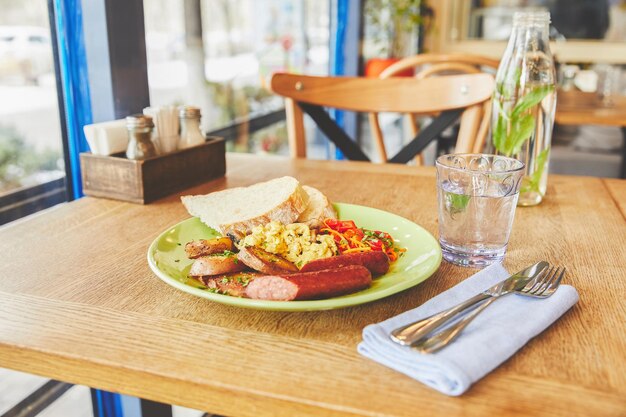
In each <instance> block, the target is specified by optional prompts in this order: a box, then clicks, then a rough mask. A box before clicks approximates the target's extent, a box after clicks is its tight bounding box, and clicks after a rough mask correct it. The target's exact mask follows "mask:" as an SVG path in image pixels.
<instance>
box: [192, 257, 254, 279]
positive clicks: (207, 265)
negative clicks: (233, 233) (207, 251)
mask: <svg viewBox="0 0 626 417" xmlns="http://www.w3.org/2000/svg"><path fill="white" fill-rule="evenodd" d="M244 269H246V266H245V265H244V264H243V263H241V262H239V260H238V259H237V258H236V257H235V255H230V254H229V255H210V256H203V257H201V258H198V259H196V260H195V261H194V262H193V264H192V265H191V269H190V270H189V275H191V276H195V277H197V276H203V275H219V274H228V273H230V272H238V271H243V270H244Z"/></svg>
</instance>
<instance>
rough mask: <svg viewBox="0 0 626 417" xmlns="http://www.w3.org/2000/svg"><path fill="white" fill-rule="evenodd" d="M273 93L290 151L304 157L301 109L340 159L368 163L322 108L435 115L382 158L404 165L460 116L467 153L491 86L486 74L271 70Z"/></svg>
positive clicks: (462, 147) (463, 148) (460, 145)
mask: <svg viewBox="0 0 626 417" xmlns="http://www.w3.org/2000/svg"><path fill="white" fill-rule="evenodd" d="M270 86H271V89H272V91H273V92H274V93H276V94H279V95H281V96H283V97H285V108H286V113H287V129H288V136H289V147H290V154H291V156H292V157H294V158H306V138H305V130H304V113H306V114H308V115H309V116H311V118H312V119H313V120H314V121H315V123H316V124H317V125H318V127H319V128H320V130H321V131H322V132H323V133H324V134H325V135H326V136H327V137H328V138H329V139H330V140H331V141H332V142H333V143H335V145H336V146H337V148H339V149H340V150H341V151H342V152H343V153H344V155H345V156H346V158H348V159H352V160H361V161H369V158H368V157H367V156H366V155H365V153H363V151H362V150H361V149H360V148H359V147H358V145H356V143H355V142H354V141H353V140H352V139H351V138H350V137H349V136H348V135H347V134H346V133H345V132H344V131H343V130H342V129H341V128H340V127H339V126H337V125H336V124H335V123H334V122H333V120H332V119H331V118H330V117H329V116H328V114H327V113H326V112H325V111H324V109H323V107H330V108H336V109H342V110H351V111H356V112H364V113H372V112H394V113H415V114H433V113H439V115H438V116H437V117H436V118H435V119H434V120H433V122H432V123H431V124H430V125H428V126H427V127H426V128H424V129H423V131H422V132H420V133H419V134H418V135H416V137H415V138H414V139H413V140H412V141H411V142H410V143H408V144H407V145H405V146H404V148H403V149H402V150H401V151H400V152H398V154H396V155H395V156H394V157H392V158H389V159H388V158H386V157H385V158H384V159H383V161H386V162H396V163H407V162H409V161H410V160H411V159H412V158H413V157H414V156H415V155H417V154H419V153H420V152H421V151H422V150H423V149H424V148H425V147H426V146H427V145H428V144H429V143H430V142H431V141H432V140H433V139H435V138H436V137H437V136H438V135H439V134H440V133H441V132H442V131H443V130H445V129H446V128H447V127H448V126H450V125H452V124H453V123H455V122H456V121H457V120H458V119H459V118H460V119H461V124H460V130H459V136H458V142H457V150H458V151H460V152H465V151H471V150H472V149H473V148H474V140H475V138H476V135H477V131H478V130H479V125H480V121H481V118H480V117H479V116H480V115H481V109H482V107H483V106H484V103H485V102H487V101H488V100H489V99H490V97H491V94H492V91H493V88H494V80H493V77H492V76H491V75H489V74H470V75H451V76H449V77H434V78H429V79H428V80H425V79H421V80H420V79H415V78H399V77H398V78H388V79H378V78H364V77H313V76H306V75H297V74H282V73H281V74H274V75H273V76H272V79H271V82H270Z"/></svg>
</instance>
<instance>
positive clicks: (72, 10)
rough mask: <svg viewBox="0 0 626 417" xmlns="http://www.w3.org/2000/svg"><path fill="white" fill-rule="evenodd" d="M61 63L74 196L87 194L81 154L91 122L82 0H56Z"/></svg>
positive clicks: (70, 179) (78, 196) (86, 148)
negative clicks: (84, 191) (83, 183)
mask: <svg viewBox="0 0 626 417" xmlns="http://www.w3.org/2000/svg"><path fill="white" fill-rule="evenodd" d="M53 4H54V15H55V17H56V32H57V42H58V51H59V66H60V70H61V74H60V77H61V83H62V89H63V100H64V102H65V118H66V126H67V136H68V138H67V139H68V153H69V161H67V162H69V164H70V168H71V169H70V172H71V178H68V179H67V180H68V181H71V184H72V190H73V195H72V197H73V198H80V197H82V196H83V187H82V181H81V175H80V161H79V157H78V155H79V154H80V153H81V152H86V151H89V147H88V145H87V141H86V140H85V134H84V133H83V126H85V125H87V124H90V123H91V121H92V117H91V101H90V97H89V81H88V77H87V57H86V54H85V42H84V39H83V20H82V9H81V2H80V0H54V3H53Z"/></svg>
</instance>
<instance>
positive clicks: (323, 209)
mask: <svg viewBox="0 0 626 417" xmlns="http://www.w3.org/2000/svg"><path fill="white" fill-rule="evenodd" d="M302 188H304V191H306V193H307V194H308V195H309V205H308V206H307V207H306V210H304V211H303V212H302V213H301V214H300V217H298V220H297V222H298V223H305V224H307V225H308V226H309V227H311V228H319V227H321V226H322V222H323V221H324V219H336V218H337V212H336V211H335V208H334V207H333V205H332V204H331V203H330V201H329V200H328V198H327V197H326V196H325V195H324V194H323V193H322V192H321V191H320V190H318V189H317V188H313V187H309V186H308V185H304V186H302Z"/></svg>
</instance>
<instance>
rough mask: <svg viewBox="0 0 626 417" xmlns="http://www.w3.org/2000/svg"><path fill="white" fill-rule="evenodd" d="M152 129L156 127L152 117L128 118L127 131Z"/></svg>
mask: <svg viewBox="0 0 626 417" xmlns="http://www.w3.org/2000/svg"><path fill="white" fill-rule="evenodd" d="M146 127H149V128H152V127H154V122H153V121H152V117H150V116H146V115H145V114H141V113H139V114H133V115H131V116H127V117H126V128H127V129H137V128H146Z"/></svg>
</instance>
